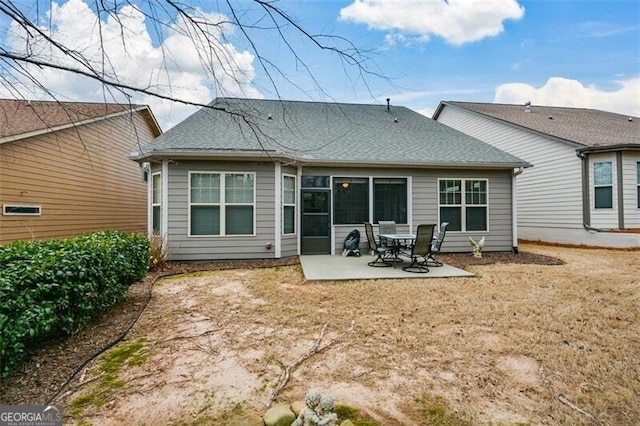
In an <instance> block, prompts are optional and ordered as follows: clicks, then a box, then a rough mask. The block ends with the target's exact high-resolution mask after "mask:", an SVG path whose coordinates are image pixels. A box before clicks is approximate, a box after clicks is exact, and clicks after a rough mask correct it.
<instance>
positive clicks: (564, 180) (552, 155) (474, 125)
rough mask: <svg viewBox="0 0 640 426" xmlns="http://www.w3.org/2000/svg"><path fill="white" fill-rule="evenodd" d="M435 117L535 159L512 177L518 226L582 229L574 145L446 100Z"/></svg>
mask: <svg viewBox="0 0 640 426" xmlns="http://www.w3.org/2000/svg"><path fill="white" fill-rule="evenodd" d="M523 114H526V113H525V112H523ZM438 121H439V122H441V123H443V124H446V125H447V126H450V127H453V128H454V129H457V130H459V131H461V132H463V133H466V134H468V135H470V136H473V137H475V138H477V139H480V140H482V141H484V142H486V143H489V144H491V145H493V146H495V147H497V148H499V149H502V150H504V151H506V152H508V153H510V154H513V155H516V156H517V157H519V158H521V159H523V160H525V161H527V162H529V163H531V164H533V167H532V168H528V169H525V170H524V172H523V173H522V174H521V175H519V176H518V177H517V178H516V186H517V193H518V195H517V197H518V198H517V205H518V226H519V227H526V228H572V229H582V222H583V221H582V170H581V160H580V159H579V158H578V157H577V155H576V146H573V145H571V144H565V143H562V142H558V141H556V140H551V139H548V138H545V137H543V136H541V135H538V134H536V133H532V132H529V131H525V130H523V129H519V128H517V127H514V126H511V125H507V124H503V123H500V122H497V121H496V120H493V119H490V118H487V117H484V116H481V115H478V114H475V113H472V112H468V111H465V110H462V109H459V108H455V107H450V106H445V107H444V108H443V110H442V111H441V113H440V115H439V116H438Z"/></svg>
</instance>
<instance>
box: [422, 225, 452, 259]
mask: <svg viewBox="0 0 640 426" xmlns="http://www.w3.org/2000/svg"><path fill="white" fill-rule="evenodd" d="M447 226H449V222H442V223H441V224H440V232H438V234H437V235H436V236H435V237H433V242H432V244H431V251H430V252H429V255H428V256H427V264H428V265H429V266H442V265H443V263H442V262H440V261H438V260H437V259H436V258H435V257H434V256H435V255H437V254H439V253H440V249H441V248H442V242H443V241H444V236H445V235H446V233H447Z"/></svg>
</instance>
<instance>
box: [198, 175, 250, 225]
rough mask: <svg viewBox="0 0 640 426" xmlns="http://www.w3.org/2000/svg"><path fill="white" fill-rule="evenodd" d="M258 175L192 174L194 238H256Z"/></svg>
mask: <svg viewBox="0 0 640 426" xmlns="http://www.w3.org/2000/svg"><path fill="white" fill-rule="evenodd" d="M254 194H255V174H253V173H208V172H207V173H190V175H189V208H190V222H191V225H190V235H253V225H254V212H255V208H254V206H255V197H254Z"/></svg>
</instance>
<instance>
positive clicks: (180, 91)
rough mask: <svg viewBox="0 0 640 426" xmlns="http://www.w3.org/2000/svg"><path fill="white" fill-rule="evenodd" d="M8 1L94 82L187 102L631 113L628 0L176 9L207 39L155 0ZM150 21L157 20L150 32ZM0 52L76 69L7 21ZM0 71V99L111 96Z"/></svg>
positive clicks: (77, 84) (635, 13) (639, 18)
mask: <svg viewBox="0 0 640 426" xmlns="http://www.w3.org/2000/svg"><path fill="white" fill-rule="evenodd" d="M106 3H111V2H106ZM14 4H15V5H17V6H18V7H19V8H20V9H21V11H22V12H23V13H24V14H25V15H26V16H28V17H29V18H30V19H32V20H33V21H34V22H36V23H37V24H38V25H39V27H40V28H42V30H43V32H44V33H46V34H49V35H51V36H52V37H53V38H55V39H56V40H59V41H62V42H63V43H64V44H65V46H67V47H69V48H70V49H71V53H72V54H77V53H80V54H82V55H83V58H84V59H85V60H86V61H89V62H90V63H91V64H94V65H95V66H94V68H95V67H103V66H104V69H103V70H104V73H105V74H104V75H105V76H107V78H109V79H117V81H119V82H120V83H122V84H124V85H127V86H135V87H142V88H145V89H146V90H147V91H152V92H157V93H160V94H162V95H163V96H170V97H175V98H179V99H181V100H183V101H185V102H187V103H195V104H207V103H209V102H211V101H212V100H213V99H215V98H216V97H218V96H238V97H251V98H268V99H274V98H282V99H291V100H302V101H331V102H334V101H335V102H348V103H368V104H371V103H379V104H386V99H387V98H389V99H390V102H391V104H393V105H402V106H406V107H408V108H411V109H413V110H415V111H418V112H420V113H422V114H424V115H426V116H429V117H430V116H432V114H433V112H434V111H435V109H436V108H437V106H438V104H439V103H440V102H441V101H447V100H450V101H468V102H497V103H515V104H524V103H525V102H527V101H529V102H531V103H532V104H533V105H549V106H565V107H579V108H592V109H600V110H605V111H611V112H616V113H620V114H625V115H633V116H636V117H638V116H640V2H638V1H637V0H605V1H599V0H532V1H524V0H478V1H472V0H448V1H444V0H431V1H429V0H423V1H409V0H405V1H402V0H396V1H386V0H346V1H332V0H323V1H311V0H281V1H277V2H274V3H273V4H274V5H275V6H277V7H278V8H280V10H281V11H284V12H285V13H286V16H287V17H288V18H289V20H290V22H286V23H284V22H283V21H282V19H281V18H280V17H279V16H278V15H277V14H274V13H273V11H272V15H268V14H266V15H265V12H264V10H263V9H260V7H259V5H258V4H256V3H255V2H252V1H249V0H238V1H235V2H231V4H232V5H233V6H234V10H233V11H232V10H229V9H227V8H226V2H219V1H213V0H202V1H195V0H190V1H185V2H183V3H182V4H186V5H189V7H190V8H193V9H192V13H194V14H195V15H194V16H196V17H197V19H198V22H206V23H210V24H215V25H210V26H208V27H207V28H208V30H207V31H209V36H210V37H209V39H208V40H207V41H205V40H203V39H202V38H198V37H195V36H194V34H195V33H194V31H193V28H192V27H191V26H190V23H189V22H187V21H184V20H181V19H180V18H176V14H175V11H174V10H172V9H171V7H169V6H168V3H165V2H164V1H157V2H149V1H148V0H144V1H142V0H129V2H121V4H122V7H119V9H118V10H117V13H113V14H110V15H109V14H106V13H101V14H100V15H98V14H96V12H95V10H94V9H92V8H94V7H95V5H96V4H98V2H93V1H91V0H68V1H57V2H55V1H54V2H50V1H49V0H47V1H40V0H38V1H35V2H34V1H33V0H31V1H28V0H25V1H22V0H18V1H15V2H14ZM154 4H155V5H157V6H152V5H154ZM152 16H153V17H155V18H157V19H159V20H160V21H162V22H163V23H164V24H165V25H162V26H158V25H154V24H153V21H152V19H151V18H150V17H152ZM234 20H236V21H237V20H240V21H241V22H243V23H244V24H245V26H244V27H243V28H239V27H238V26H234V25H232V24H230V23H229V22H230V21H234ZM274 22H279V23H280V26H279V28H278V27H276V25H275V24H274ZM294 24H295V25H294ZM300 30H302V31H303V32H301V31H300ZM308 36H314V38H313V39H311V38H309V37H308ZM27 39H28V40H29V42H26V41H25V40H27ZM194 41H195V43H194ZM206 43H208V44H206ZM194 44H195V46H194ZM336 48H337V49H340V50H341V52H342V53H341V54H338V53H336ZM0 49H1V50H2V51H5V52H6V51H11V52H19V53H22V54H25V53H28V54H29V55H30V57H32V58H47V55H49V56H48V58H54V59H55V60H56V61H57V63H58V64H60V65H63V66H69V67H76V66H77V64H76V63H74V62H72V61H71V60H70V59H69V57H70V55H68V54H67V55H62V54H60V53H59V52H57V51H56V49H51V47H50V46H49V45H47V44H46V43H45V42H44V41H43V40H41V39H40V38H38V37H37V36H33V34H32V35H31V38H27V37H26V35H25V32H24V30H23V29H22V28H21V27H20V26H19V25H17V24H16V23H15V22H12V20H11V19H9V17H8V16H7V14H6V13H5V14H2V13H0ZM27 49H28V50H27ZM203 60H204V64H205V66H204V67H203V65H202V64H203ZM3 64H4V66H2V65H0V79H1V81H2V84H0V96H2V97H21V98H30V99H49V98H51V97H55V98H56V99H59V100H71V101H86V102H93V101H104V100H107V101H116V100H117V101H122V99H123V94H121V93H120V92H118V91H114V90H107V89H105V87H104V86H102V85H100V84H98V83H96V82H95V81H92V80H90V79H87V78H84V77H81V76H79V75H78V74H77V73H76V74H70V73H65V72H62V71H59V70H55V69H47V68H41V67H36V66H31V65H24V67H25V68H24V69H28V70H29V72H30V73H31V75H32V76H35V77H37V79H38V80H39V81H40V82H41V83H44V84H43V85H44V86H45V88H46V91H43V90H42V89H38V88H37V87H34V85H33V83H32V82H29V81H25V79H24V78H21V77H20V76H19V75H17V74H16V72H15V70H13V71H12V70H10V69H9V68H8V67H7V66H6V64H5V63H3ZM124 91H125V92H127V91H126V90H124ZM128 93H129V94H128V99H129V100H130V101H131V102H133V103H140V104H147V105H149V106H150V107H151V110H152V111H153V113H154V115H155V116H156V119H157V120H158V122H159V123H160V125H161V127H162V129H163V130H165V131H166V130H167V129H169V128H170V127H172V126H174V125H175V124H177V123H178V122H180V121H181V120H183V119H185V118H186V117H187V116H188V115H189V114H191V113H193V112H194V111H195V110H196V109H197V107H196V106H193V105H185V104H184V103H179V102H171V101H168V100H164V99H159V98H157V97H154V96H150V95H149V94H144V93H134V92H130V91H128Z"/></svg>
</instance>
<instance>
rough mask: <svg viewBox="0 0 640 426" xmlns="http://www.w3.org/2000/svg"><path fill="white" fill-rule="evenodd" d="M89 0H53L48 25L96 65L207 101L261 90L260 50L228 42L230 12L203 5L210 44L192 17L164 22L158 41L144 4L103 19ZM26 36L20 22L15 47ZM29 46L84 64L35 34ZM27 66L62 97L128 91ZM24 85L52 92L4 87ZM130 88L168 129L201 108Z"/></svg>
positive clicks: (11, 92)
mask: <svg viewBox="0 0 640 426" xmlns="http://www.w3.org/2000/svg"><path fill="white" fill-rule="evenodd" d="M86 1H87V0H69V1H67V2H66V3H64V4H58V3H51V11H50V12H49V17H50V23H51V26H50V27H49V26H47V27H46V28H44V27H43V30H45V31H46V32H47V33H48V34H50V36H51V37H52V38H53V39H55V40H57V41H59V42H61V43H62V44H64V45H65V46H67V47H68V48H70V49H73V50H74V51H76V52H78V54H80V55H82V57H83V58H86V59H87V60H88V61H89V63H90V64H91V66H92V67H93V68H94V69H98V70H102V71H104V73H105V75H106V76H107V78H108V79H113V80H117V81H118V82H119V83H122V84H125V85H129V86H133V87H141V88H147V89H148V90H150V91H152V92H157V93H160V94H162V95H164V96H171V97H174V98H179V99H182V100H185V101H188V102H196V103H200V104H206V103H208V102H210V101H211V100H213V99H214V98H215V97H216V96H244V97H261V94H260V93H259V92H258V90H257V89H256V88H255V87H253V85H252V83H253V79H254V77H255V71H254V68H253V60H254V57H253V55H252V54H251V53H249V52H247V51H238V50H237V49H236V48H235V47H234V46H233V45H232V44H230V43H228V42H223V40H225V37H227V36H229V35H230V34H231V31H232V28H231V27H230V26H228V25H224V24H220V23H221V22H223V21H224V20H225V19H226V17H225V16H223V15H219V14H213V13H204V12H202V11H201V10H199V9H195V12H196V13H198V19H199V20H200V21H205V22H209V23H212V24H214V25H210V26H209V27H208V28H209V30H208V31H209V34H208V35H209V37H207V39H206V40H208V41H209V42H211V41H212V40H213V41H212V42H211V43H210V44H205V43H206V40H205V39H204V38H203V37H200V38H198V37H194V34H195V32H194V30H193V28H192V27H190V23H189V22H188V21H185V20H184V19H183V18H181V19H176V20H175V21H174V22H173V23H171V24H170V25H167V26H165V27H163V28H162V31H164V32H165V36H164V39H163V40H161V41H159V42H158V41H156V43H155V45H154V42H153V40H152V34H154V35H155V33H152V31H155V29H154V28H153V27H152V24H151V23H149V22H148V21H147V20H146V18H145V16H144V14H143V13H142V12H141V11H140V10H138V9H137V8H136V7H134V6H132V5H131V4H129V5H127V6H124V7H122V8H121V9H120V10H119V11H118V13H117V15H115V16H114V15H108V16H107V17H106V18H105V15H104V14H103V15H102V17H103V19H102V20H99V19H98V16H97V15H96V14H95V12H94V11H93V10H92V9H91V8H90V7H89V6H88V5H87V3H85V2H86ZM25 37H26V35H25V33H24V31H23V30H22V28H21V27H20V26H19V25H17V24H16V23H15V22H13V23H12V24H11V27H10V29H9V33H8V36H7V39H6V40H5V44H6V46H8V47H9V48H10V49H12V50H13V51H14V52H26V50H25V49H26V48H27V43H26V42H25V39H26V38H25ZM29 47H30V48H31V51H32V52H33V54H34V55H35V56H34V58H39V59H43V60H48V61H54V62H55V63H57V64H59V65H61V66H67V67H72V68H76V67H78V64H77V62H74V61H73V60H72V59H71V58H70V57H69V56H65V55H63V54H61V53H60V52H59V51H57V50H55V49H51V46H50V45H49V44H47V43H46V42H45V41H44V40H43V39H42V38H36V39H31V40H30V43H29ZM103 64H104V65H103ZM27 69H28V71H29V72H30V73H31V74H32V75H33V76H34V77H35V78H37V79H38V81H40V82H43V83H44V84H45V86H46V89H47V90H48V91H50V92H51V93H52V94H53V95H54V96H56V98H58V99H60V100H75V101H87V102H89V101H99V102H102V101H104V100H106V101H113V100H114V99H113V98H114V97H115V98H116V100H117V101H123V100H124V99H125V97H124V96H123V95H122V94H120V93H118V92H117V91H114V90H113V89H111V90H110V92H105V88H104V86H103V85H102V84H100V83H98V82H96V81H93V80H91V79H89V78H85V77H80V76H78V75H74V74H70V73H65V72H62V71H58V70H55V69H51V68H37V67H35V66H27ZM85 71H86V69H85ZM16 88H19V89H20V90H21V92H22V94H23V96H25V97H30V98H34V97H35V98H40V99H45V98H47V97H48V96H47V95H46V93H44V92H43V91H42V90H39V89H38V88H37V87H34V86H33V84H29V82H28V81H22V84H21V85H14V86H13V87H0V95H2V96H15V94H16V92H15V89H16ZM130 95H131V96H132V98H131V102H133V103H143V104H148V105H150V106H151V109H152V111H153V112H154V114H155V115H156V117H157V119H158V121H160V123H161V125H162V127H163V129H164V130H166V129H167V128H168V127H170V126H172V125H174V124H176V123H177V122H179V121H181V120H182V119H183V118H185V117H186V116H187V115H189V114H191V113H192V112H193V111H194V110H195V109H194V107H193V106H189V105H184V104H180V103H174V102H170V101H166V100H161V99H158V98H155V97H153V96H149V95H145V94H140V93H134V92H130Z"/></svg>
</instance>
